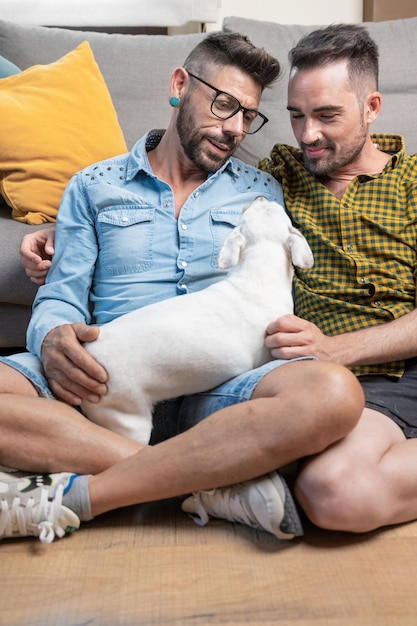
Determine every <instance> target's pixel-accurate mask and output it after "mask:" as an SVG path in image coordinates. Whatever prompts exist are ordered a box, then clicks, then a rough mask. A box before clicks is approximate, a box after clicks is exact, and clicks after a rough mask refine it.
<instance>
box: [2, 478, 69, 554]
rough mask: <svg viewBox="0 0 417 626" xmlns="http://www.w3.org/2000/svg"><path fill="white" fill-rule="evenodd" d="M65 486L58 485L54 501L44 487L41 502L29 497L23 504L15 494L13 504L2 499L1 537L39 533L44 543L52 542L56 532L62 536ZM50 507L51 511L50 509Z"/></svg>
mask: <svg viewBox="0 0 417 626" xmlns="http://www.w3.org/2000/svg"><path fill="white" fill-rule="evenodd" d="M63 492H64V488H63V486H62V485H58V487H57V490H56V492H55V496H54V499H53V501H52V502H49V501H48V490H47V489H45V488H44V489H42V490H41V495H40V499H39V502H38V503H37V504H36V503H35V500H34V498H29V499H28V500H27V501H26V502H25V503H23V504H22V505H21V499H20V498H19V496H15V498H14V499H13V502H12V506H11V507H10V508H9V504H8V503H7V502H6V500H2V501H1V503H0V505H1V515H0V538H1V537H13V536H16V535H21V536H22V537H27V536H28V535H35V536H36V535H38V536H39V540H40V541H41V542H42V543H51V542H52V541H53V540H54V538H55V533H56V534H57V535H58V536H59V537H62V536H63V535H64V534H65V530H64V529H63V528H61V526H59V523H58V520H59V516H60V513H61V504H62V496H63ZM48 509H49V511H48Z"/></svg>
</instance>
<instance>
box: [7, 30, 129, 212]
mask: <svg viewBox="0 0 417 626" xmlns="http://www.w3.org/2000/svg"><path fill="white" fill-rule="evenodd" d="M0 120H1V132H0V193H1V195H2V196H3V197H4V199H5V201H6V202H7V204H8V205H9V206H10V207H12V217H13V218H14V219H16V220H18V221H20V222H27V223H28V224H42V223H44V222H53V221H55V218H56V214H57V211H58V207H59V203H60V201H61V197H62V194H63V192H64V189H65V187H66V185H67V183H68V181H69V179H70V178H71V176H73V174H75V173H76V172H78V171H79V170H81V169H83V168H84V167H86V166H87V165H90V164H91V163H94V162H96V161H101V160H103V159H106V158H109V157H111V156H115V155H117V154H122V153H124V152H126V150H127V148H126V143H125V140H124V137H123V132H122V130H121V128H120V126H119V122H118V119H117V114H116V111H115V109H114V106H113V103H112V100H111V96H110V93H109V91H108V89H107V86H106V83H105V81H104V78H103V76H102V74H101V72H100V69H99V67H98V65H97V63H96V61H95V60H94V56H93V53H92V51H91V48H90V44H89V43H88V42H87V41H84V42H83V43H82V44H80V45H79V46H78V47H77V48H76V49H75V50H73V51H72V52H70V53H69V54H66V55H65V56H63V57H62V58H61V59H59V60H58V61H56V62H55V63H50V64H49V65H34V66H33V67H30V68H29V69H27V70H25V71H24V72H21V73H20V74H16V75H15V76H9V77H8V78H3V79H2V80H0Z"/></svg>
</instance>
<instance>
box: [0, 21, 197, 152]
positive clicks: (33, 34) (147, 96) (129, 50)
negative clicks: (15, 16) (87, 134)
mask: <svg viewBox="0 0 417 626" xmlns="http://www.w3.org/2000/svg"><path fill="white" fill-rule="evenodd" d="M203 36H204V35H200V34H187V35H175V36H172V37H171V36H169V35H125V34H123V35H122V34H118V33H111V34H109V33H100V32H87V31H78V30H70V29H65V28H46V27H44V26H30V25H25V24H24V25H20V24H15V23H12V22H7V21H3V20H0V55H3V56H4V57H6V59H8V60H9V61H12V62H13V63H15V64H16V65H17V66H18V67H19V68H20V69H22V70H23V69H26V68H28V67H30V66H31V65H35V64H38V63H41V64H45V63H52V62H53V61H56V60H58V59H59V58H61V57H62V56H64V54H67V53H68V52H70V51H71V50H73V49H74V48H76V47H77V46H78V45H79V44H80V43H81V42H82V41H86V40H87V41H89V42H90V45H91V48H92V50H93V53H94V57H95V59H96V61H97V63H98V65H99V67H100V70H101V73H102V74H103V77H104V79H105V81H106V84H107V87H108V88H109V91H110V93H111V96H112V99H113V104H114V106H115V108H116V111H117V114H118V118H119V123H120V126H121V127H122V130H123V132H124V135H125V139H126V143H127V145H128V147H129V148H130V147H131V146H132V145H133V144H134V143H135V141H136V140H137V139H139V138H140V137H141V136H142V135H143V134H144V133H145V132H146V131H148V130H149V129H151V128H166V126H167V123H168V120H169V118H170V111H171V109H170V106H169V104H168V97H169V80H170V77H171V73H172V70H173V69H174V68H175V67H177V66H179V65H182V64H183V62H184V61H185V58H186V56H187V54H188V52H189V51H190V50H191V49H192V48H193V47H194V46H195V45H196V44H197V43H198V42H199V41H200V40H201V39H202V38H203ZM82 80H83V77H82V76H80V81H82ZM85 88H86V89H88V85H87V84H86V85H85Z"/></svg>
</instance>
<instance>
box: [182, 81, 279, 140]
mask: <svg viewBox="0 0 417 626" xmlns="http://www.w3.org/2000/svg"><path fill="white" fill-rule="evenodd" d="M187 72H188V74H189V75H190V76H191V77H192V78H195V79H196V80H198V81H199V82H200V83H203V85H206V86H207V87H210V89H212V90H213V91H215V92H216V95H215V96H214V98H213V100H212V102H211V105H210V111H211V112H212V113H213V115H214V116H215V117H218V118H219V119H221V120H228V119H229V118H230V117H233V116H234V115H236V113H239V111H242V113H243V132H244V133H246V135H254V134H255V133H257V132H258V130H261V128H262V126H265V124H266V123H267V122H268V118H267V117H266V116H265V115H263V114H262V113H259V111H257V110H256V109H247V108H246V107H244V106H242V105H241V104H240V102H239V100H238V99H237V98H235V97H234V96H232V95H231V94H230V93H227V91H221V89H217V87H213V85H210V83H208V82H206V81H205V80H203V79H202V78H200V77H199V76H196V75H195V74H192V72H190V71H189V70H187Z"/></svg>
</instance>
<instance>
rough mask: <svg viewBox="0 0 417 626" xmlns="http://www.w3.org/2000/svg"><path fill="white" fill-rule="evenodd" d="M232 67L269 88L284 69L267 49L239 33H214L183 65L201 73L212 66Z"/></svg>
mask: <svg viewBox="0 0 417 626" xmlns="http://www.w3.org/2000/svg"><path fill="white" fill-rule="evenodd" d="M227 65H233V66H235V67H238V68H239V69H241V70H242V71H243V72H245V73H246V74H249V76H251V77H252V78H253V79H254V80H255V81H256V82H257V83H258V84H259V85H260V86H261V88H262V90H264V89H265V87H268V86H269V85H270V84H271V83H273V82H274V81H275V80H276V79H277V78H278V76H279V73H280V70H281V67H280V64H279V62H278V60H277V59H275V58H274V57H273V56H271V55H270V54H268V52H266V50H264V48H257V47H256V46H254V45H253V44H252V43H251V41H250V40H249V39H248V37H246V36H245V35H241V34H240V33H223V32H213V33H210V34H209V35H208V36H207V37H205V38H204V39H203V40H202V41H201V42H200V43H199V44H197V45H196V47H195V48H194V49H193V50H192V51H191V52H190V54H189V55H188V57H187V58H186V60H185V62H184V67H185V69H189V70H192V71H193V72H196V73H199V72H201V71H203V70H205V69H206V68H207V67H208V68H210V66H215V67H224V66H227Z"/></svg>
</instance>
